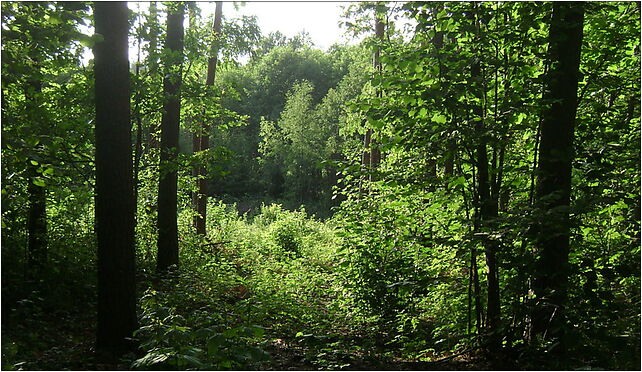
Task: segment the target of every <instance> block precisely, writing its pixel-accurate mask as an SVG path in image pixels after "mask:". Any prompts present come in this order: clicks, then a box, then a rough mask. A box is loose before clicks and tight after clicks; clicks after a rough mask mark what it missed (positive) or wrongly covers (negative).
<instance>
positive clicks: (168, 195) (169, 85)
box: [156, 2, 185, 273]
mask: <svg viewBox="0 0 642 372" xmlns="http://www.w3.org/2000/svg"><path fill="white" fill-rule="evenodd" d="M184 8H185V5H184V3H182V2H178V3H174V4H172V8H171V9H170V11H169V13H168V15H167V40H166V43H165V47H166V49H167V50H169V51H171V56H170V57H168V59H167V61H166V64H165V74H164V76H165V78H164V79H163V91H164V98H165V100H164V103H163V117H162V120H161V154H160V169H159V171H160V181H159V185H158V257H157V261H156V269H157V271H158V272H159V273H164V272H167V271H168V270H169V269H170V267H172V266H174V267H177V266H178V222H177V210H176V204H177V191H178V190H177V182H178V173H177V171H176V157H177V154H178V133H179V123H180V112H181V82H182V66H183V37H184V30H183V19H184V16H185V14H184Z"/></svg>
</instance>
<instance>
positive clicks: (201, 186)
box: [194, 1, 223, 236]
mask: <svg viewBox="0 0 642 372" xmlns="http://www.w3.org/2000/svg"><path fill="white" fill-rule="evenodd" d="M222 15H223V2H222V1H217V2H216V10H215V12H214V29H213V33H214V41H213V42H212V47H211V51H210V58H209V61H208V63H207V80H206V81H205V85H206V86H207V87H211V86H213V85H214V79H215V78H216V65H217V63H218V49H219V48H218V44H219V41H218V37H219V36H220V34H221V20H222ZM209 133H210V126H209V125H208V123H207V122H203V123H201V133H200V134H199V133H197V134H195V136H194V146H195V151H205V150H208V149H209V146H210V145H209ZM195 173H196V176H197V177H198V178H197V179H198V181H197V183H198V192H197V193H196V194H195V195H194V205H195V206H196V212H197V215H196V216H195V217H194V225H195V227H196V232H197V233H198V234H200V235H203V236H205V233H206V228H205V225H206V221H207V194H208V192H207V191H208V190H207V168H206V167H205V165H204V164H198V165H196V167H195Z"/></svg>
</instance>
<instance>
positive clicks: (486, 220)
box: [471, 13, 500, 347]
mask: <svg viewBox="0 0 642 372" xmlns="http://www.w3.org/2000/svg"><path fill="white" fill-rule="evenodd" d="M472 14H474V13H471V15H472ZM475 28H476V29H477V32H478V35H479V34H481V31H480V30H479V20H475ZM471 77H472V80H473V82H474V84H475V85H476V87H475V88H474V89H475V94H476V95H477V97H478V98H479V99H480V102H482V103H483V102H484V101H485V92H484V88H483V85H482V83H481V81H482V79H483V77H482V74H481V65H480V62H479V60H475V62H474V63H473V64H472V66H471ZM473 114H474V115H473V116H474V119H475V132H476V133H477V141H478V142H477V148H476V163H477V164H476V165H477V201H478V204H479V207H478V212H479V215H478V217H477V218H478V221H479V227H480V228H489V227H492V224H493V223H494V220H495V219H496V217H497V203H496V202H495V201H494V200H493V199H492V198H491V194H490V177H489V170H488V150H487V143H488V135H487V134H486V133H485V132H486V128H485V115H484V107H483V106H481V104H480V105H476V106H475V107H474V108H473ZM483 245H484V253H485V255H486V265H487V266H488V273H487V276H486V284H487V292H488V303H487V311H486V319H487V323H486V325H487V327H488V331H489V332H491V333H494V332H496V331H497V329H498V327H499V321H500V297H499V275H498V265H497V257H496V251H497V243H496V242H494V241H492V240H491V239H489V238H488V237H484V238H483ZM494 346H497V343H496V342H491V347H494Z"/></svg>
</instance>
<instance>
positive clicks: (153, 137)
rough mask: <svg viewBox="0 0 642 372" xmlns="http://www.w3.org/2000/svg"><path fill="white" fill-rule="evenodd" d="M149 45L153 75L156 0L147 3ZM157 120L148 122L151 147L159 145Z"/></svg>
mask: <svg viewBox="0 0 642 372" xmlns="http://www.w3.org/2000/svg"><path fill="white" fill-rule="evenodd" d="M148 23H149V26H148V27H149V47H148V54H147V59H148V66H149V73H150V75H152V76H153V75H155V74H156V73H157V71H158V56H159V53H158V39H159V35H160V29H159V26H160V25H159V22H158V8H157V6H156V2H155V1H152V2H150V3H149V18H148ZM158 130H159V128H158V122H157V121H156V120H152V121H151V122H150V123H149V139H148V144H149V147H151V148H158V147H159V146H160V144H159V141H158V138H157V136H158Z"/></svg>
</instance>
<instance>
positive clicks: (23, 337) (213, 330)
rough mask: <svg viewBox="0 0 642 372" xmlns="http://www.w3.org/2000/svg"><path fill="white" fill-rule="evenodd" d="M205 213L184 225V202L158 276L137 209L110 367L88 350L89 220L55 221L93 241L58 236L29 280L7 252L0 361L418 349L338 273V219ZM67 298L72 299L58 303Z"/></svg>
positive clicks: (246, 364)
mask: <svg viewBox="0 0 642 372" xmlns="http://www.w3.org/2000/svg"><path fill="white" fill-rule="evenodd" d="M208 215H209V216H210V218H209V220H208V231H209V235H208V236H207V238H205V239H203V238H202V237H200V236H198V235H196V234H195V233H194V232H192V231H191V224H190V222H191V219H192V217H193V216H192V212H191V210H189V209H184V210H183V212H182V214H181V215H180V218H179V226H180V245H181V246H180V248H181V250H180V252H181V253H180V254H181V257H180V262H181V266H180V268H178V269H177V270H176V271H175V274H174V275H172V276H171V277H165V278H160V277H158V276H156V274H155V273H154V272H155V270H154V269H155V257H154V256H153V255H152V254H151V253H150V251H148V250H150V249H152V248H153V247H152V246H149V243H148V242H150V241H155V239H153V237H152V236H149V235H148V234H153V229H149V230H145V226H146V222H150V221H151V219H153V217H154V216H153V213H148V214H145V213H143V214H141V216H140V217H139V219H140V220H141V224H140V226H142V229H141V230H139V232H138V243H139V244H138V247H139V248H138V250H137V253H138V268H139V269H138V282H139V301H138V303H139V314H138V315H139V325H140V329H139V330H138V331H137V332H136V333H135V335H134V338H135V341H136V343H137V344H138V345H139V348H138V352H137V353H133V354H128V355H126V356H125V357H124V358H123V359H122V360H121V362H120V364H119V365H117V366H114V365H109V364H105V365H103V364H100V361H94V358H93V356H92V355H91V353H92V352H93V345H92V344H93V333H92V332H93V327H94V322H95V310H94V309H95V278H94V276H95V272H94V267H93V265H94V262H95V260H94V259H93V257H92V256H93V254H92V250H90V249H86V247H91V244H90V242H91V240H92V239H93V237H92V234H91V229H90V228H89V226H90V225H77V226H75V229H72V228H71V226H70V225H69V224H66V226H68V227H69V229H64V230H62V229H61V233H64V234H68V237H70V236H72V235H74V236H76V238H75V242H76V243H77V242H79V241H83V239H86V240H87V243H88V244H87V245H86V246H83V245H77V244H74V245H73V246H71V245H69V244H68V243H67V242H71V241H73V240H65V239H60V240H55V241H56V242H57V244H56V247H52V252H53V253H54V254H53V257H52V259H53V260H56V261H57V262H56V264H55V265H51V268H52V270H51V271H48V272H47V273H46V274H45V276H44V279H43V280H41V281H39V282H33V283H31V285H30V286H27V287H19V286H17V285H16V283H18V282H21V281H22V280H23V279H24V273H23V269H22V267H23V266H24V263H23V262H20V260H16V258H17V257H6V258H5V257H3V260H11V261H12V262H16V265H14V266H12V267H11V268H7V269H4V270H3V280H2V284H3V302H2V303H3V306H5V305H6V306H5V308H3V328H2V331H3V346H2V353H3V369H68V368H72V369H74V368H76V369H77V368H81V369H83V368H88V369H94V368H97V369H102V368H104V367H112V368H115V367H118V368H134V369H158V368H161V369H167V368H170V369H257V368H258V369H274V368H276V369H282V368H286V367H288V368H289V367H293V366H294V367H297V368H303V369H317V368H324V369H326V368H330V369H341V368H376V367H377V366H382V365H385V364H386V363H392V362H393V361H394V360H397V361H402V360H411V359H409V357H412V359H417V358H418V357H419V356H420V354H419V353H416V354H415V355H407V354H404V353H402V352H401V349H398V346H399V343H398V341H399V340H398V338H397V339H396V338H395V329H394V327H391V326H390V325H385V324H382V323H381V322H378V321H377V319H376V317H372V316H368V315H367V313H364V312H362V311H360V310H359V309H360V307H359V306H356V304H355V300H356V297H354V294H353V291H352V290H351V289H350V287H349V286H347V285H346V283H347V277H346V276H345V273H344V272H343V271H342V270H340V268H341V267H343V266H345V265H346V264H345V262H346V261H345V260H344V259H343V258H342V255H341V254H340V247H341V246H342V238H341V237H339V235H338V234H337V230H338V229H337V227H336V225H335V222H333V221H320V220H317V219H315V218H313V217H308V216H307V214H306V212H305V210H299V211H288V210H284V209H282V207H281V206H279V205H268V206H265V205H264V206H262V208H261V210H260V211H258V213H255V215H253V216H249V215H247V214H246V215H240V216H239V214H238V212H237V210H236V207H235V206H234V205H225V204H223V203H221V202H212V203H210V205H209V207H208ZM147 219H149V220H150V221H146V220H147ZM62 226H65V224H62ZM78 227H80V228H79V229H78ZM3 252H5V253H8V252H9V251H8V250H4V251H3ZM5 262H6V261H5ZM5 267H7V266H5ZM78 283H83V285H82V286H80V285H79V284H78ZM69 291H72V292H73V293H71V292H69ZM68 292H69V293H68ZM68 298H73V299H76V300H75V301H66V300H64V301H63V299H68ZM56 299H58V300H56ZM405 337H408V335H406V336H405ZM69 344H74V345H75V346H74V347H70V345H69ZM424 354H425V352H424ZM422 355H423V354H422ZM94 363H95V364H94Z"/></svg>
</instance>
